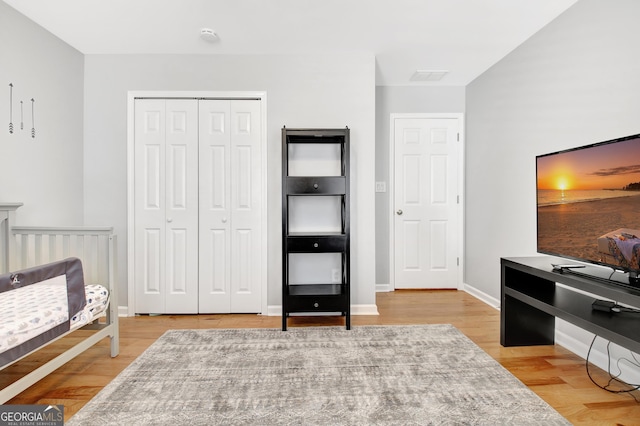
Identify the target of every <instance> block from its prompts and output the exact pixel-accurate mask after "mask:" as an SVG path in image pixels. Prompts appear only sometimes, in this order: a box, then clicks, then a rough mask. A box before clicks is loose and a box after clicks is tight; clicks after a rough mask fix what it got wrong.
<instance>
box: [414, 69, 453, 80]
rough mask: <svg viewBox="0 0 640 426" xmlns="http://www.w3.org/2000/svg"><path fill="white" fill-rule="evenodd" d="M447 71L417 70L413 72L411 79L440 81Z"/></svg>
mask: <svg viewBox="0 0 640 426" xmlns="http://www.w3.org/2000/svg"><path fill="white" fill-rule="evenodd" d="M448 72H449V71H446V70H417V71H416V72H414V73H413V75H412V76H411V78H410V80H411V81H440V80H442V77H444V76H445V75H446V74H447V73H448Z"/></svg>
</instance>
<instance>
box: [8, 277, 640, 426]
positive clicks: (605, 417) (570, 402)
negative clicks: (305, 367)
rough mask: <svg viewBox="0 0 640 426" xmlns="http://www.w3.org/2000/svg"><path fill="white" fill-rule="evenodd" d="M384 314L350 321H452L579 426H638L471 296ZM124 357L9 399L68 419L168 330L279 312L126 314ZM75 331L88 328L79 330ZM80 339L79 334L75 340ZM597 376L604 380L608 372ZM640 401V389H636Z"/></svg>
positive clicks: (571, 367) (387, 301) (555, 353)
mask: <svg viewBox="0 0 640 426" xmlns="http://www.w3.org/2000/svg"><path fill="white" fill-rule="evenodd" d="M377 304H378V310H379V312H380V315H379V316H353V317H352V326H353V327H357V326H360V325H376V324H384V325H393V324H438V323H447V324H453V325H454V326H455V327H457V328H458V329H459V330H460V331H462V332H463V333H464V334H465V335H467V336H468V337H469V338H470V339H471V340H473V341H474V342H475V343H476V344H477V345H478V346H480V347H481V348H482V349H484V350H485V351H486V352H487V353H488V354H490V355H491V356H492V357H493V358H495V359H496V360H497V361H498V362H500V363H501V364H502V365H503V366H504V367H505V368H507V369H508V370H509V371H510V372H511V373H512V374H514V375H515V376H516V377H518V378H519V379H520V380H521V381H522V382H524V383H525V384H526V385H527V386H529V388H530V389H532V390H533V391H534V392H536V393H537V394H538V395H539V396H540V397H542V398H543V399H544V400H545V401H547V402H548V403H549V404H550V405H551V406H553V407H554V408H555V409H556V410H558V411H559V412H560V414H562V415H563V416H564V417H565V418H567V419H568V420H569V421H570V422H571V423H573V424H576V425H591V424H597V425H640V403H638V402H636V400H635V399H634V398H633V397H632V396H631V395H629V394H613V393H609V392H606V391H604V390H601V389H599V388H597V387H596V386H595V385H594V384H593V383H591V381H590V380H589V378H588V376H587V374H586V371H585V363H584V360H582V359H581V358H579V357H578V356H576V355H573V354H572V353H571V352H569V351H567V350H565V349H564V348H562V347H560V346H557V345H556V346H534V347H510V348H504V347H502V346H500V314H499V312H498V311H497V310H495V309H494V308H491V307H490V306H487V305H486V304H485V303H483V302H481V301H479V300H477V299H476V298H474V297H473V296H470V295H468V294H467V293H464V292H460V291H455V290H433V291H431V290H430V291H396V292H393V293H379V294H378V295H377ZM343 321H344V319H343V318H340V317H296V318H290V319H289V327H301V326H313V325H343V324H344V322H343ZM120 324H121V327H120V336H121V339H120V348H121V349H120V355H119V356H118V357H117V358H111V357H110V356H109V346H108V342H107V340H106V339H105V341H103V342H101V343H99V344H98V345H96V346H95V347H93V348H91V349H89V350H88V351H87V352H85V353H84V354H82V355H80V356H79V357H77V358H76V359H74V360H73V361H71V362H69V363H68V364H66V365H65V366H63V367H61V368H60V369H58V370H57V371H56V372H55V373H53V374H51V375H50V376H48V377H46V378H45V379H43V380H41V381H40V382H39V383H37V384H36V385H34V386H32V387H31V388H30V389H28V390H26V391H25V392H23V393H22V394H20V395H18V396H17V397H15V398H13V399H12V400H11V401H9V402H7V403H8V404H63V405H64V406H65V418H66V419H68V418H70V417H71V416H72V415H73V414H74V413H76V412H77V411H78V410H79V409H80V408H81V407H82V406H83V405H84V404H85V403H86V402H87V401H89V400H90V399H91V398H92V397H93V396H94V395H96V394H97V393H98V392H99V391H100V390H101V389H102V388H103V387H104V386H105V385H106V384H107V383H109V381H111V380H112V379H113V378H114V377H115V376H116V375H117V374H118V373H119V372H121V371H122V370H123V369H124V368H125V367H127V365H129V364H130V363H131V362H132V361H133V360H134V359H135V358H136V357H137V356H138V355H140V354H141V353H142V352H143V351H144V350H145V349H146V348H147V347H148V346H149V345H150V344H151V343H153V342H154V341H155V340H156V339H157V338H158V337H159V336H160V335H161V334H162V333H164V331H165V330H169V329H188V328H247V327H254V328H259V327H268V328H280V325H281V318H280V317H266V316H258V315H163V316H139V317H134V318H120ZM76 333H89V332H87V331H78V332H76ZM75 339H76V340H77V338H75ZM73 342H74V338H73V337H72V336H69V337H67V338H65V339H62V340H61V341H59V342H56V343H54V344H53V345H50V346H49V347H48V348H46V349H44V350H41V351H39V352H38V353H37V354H35V355H32V356H30V357H28V358H26V359H24V360H22V361H20V362H19V363H17V364H15V365H13V366H11V367H9V368H8V369H6V370H4V371H3V372H2V375H1V376H2V377H0V386H6V384H8V383H10V382H11V381H12V380H15V378H16V377H17V376H18V375H20V374H23V373H24V371H29V370H31V369H33V368H34V366H37V365H38V364H39V363H40V362H42V361H43V360H45V358H46V359H50V358H52V357H53V356H55V354H56V350H59V348H64V347H68V346H70V345H71V344H72V343H73ZM594 370H596V375H595V376H596V379H597V380H599V382H601V383H603V382H605V373H604V372H602V371H600V370H597V369H595V368H594ZM634 394H635V397H636V398H637V399H638V400H640V393H639V392H637V391H636V392H635V393H634Z"/></svg>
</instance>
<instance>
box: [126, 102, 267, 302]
mask: <svg viewBox="0 0 640 426" xmlns="http://www.w3.org/2000/svg"><path fill="white" fill-rule="evenodd" d="M261 134H262V133H261V111H260V101H258V100H209V99H200V100H197V99H184V100H183V99H166V100H165V99H136V101H135V154H134V155H135V173H134V176H135V185H134V191H135V231H134V234H135V255H134V259H135V266H134V270H135V283H134V285H135V288H136V291H135V312H136V313H243V312H247V313H254V312H261V300H262V283H263V280H262V279H261V276H260V274H261V268H262V262H263V260H262V256H261V253H262V250H263V242H262V238H261V235H262V232H261V215H260V211H261V210H260V209H261V203H262V192H261V191H262V181H261V179H262V172H261V170H262V164H261V162H262V154H261V149H262V147H261V144H262V140H261Z"/></svg>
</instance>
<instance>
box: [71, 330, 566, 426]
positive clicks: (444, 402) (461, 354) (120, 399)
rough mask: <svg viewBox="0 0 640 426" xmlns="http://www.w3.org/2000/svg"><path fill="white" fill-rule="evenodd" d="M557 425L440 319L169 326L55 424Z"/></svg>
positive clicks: (548, 411)
mask: <svg viewBox="0 0 640 426" xmlns="http://www.w3.org/2000/svg"><path fill="white" fill-rule="evenodd" d="M89 424H90V425H136V426H137V425H164V424H166V425H217V424H223V425H243V424H247V425H378V424H380V425H411V424H416V425H428V424H434V425H447V424H449V425H473V424H478V425H495V424H508V425H526V424H540V425H566V424H569V422H567V421H566V420H565V419H564V418H563V417H562V416H560V415H559V414H558V413H557V412H556V411H555V410H554V409H553V408H551V407H550V406H549V405H548V404H547V403H545V402H544V401H543V400H542V399H540V398H539V397H538V396H537V395H536V394H535V393H533V392H532V391H530V390H529V389H528V388H527V387H526V386H525V385H524V384H522V383H521V382H520V381H518V380H517V379H516V378H515V377H514V376H513V375H511V374H510V373H509V372H508V371H507V370H506V369H504V368H503V367H502V366H501V365H500V364H499V363H498V362H496V361H495V360H494V359H493V358H491V357H490V356H489V355H487V354H486V353H485V352H483V351H482V350H481V349H480V348H479V347H478V346H476V345H475V344H474V343H473V342H472V341H471V340H469V339H468V338H467V337H466V336H464V335H463V334H462V333H461V332H460V331H458V330H457V329H456V328H454V327H453V326H451V325H419V326H367V327H355V328H353V329H352V330H350V331H348V330H345V329H344V328H341V327H304V328H291V329H290V330H289V331H286V332H283V331H280V330H276V329H233V330H230V329H223V330H217V329H211V330H170V331H167V332H166V333H165V334H164V335H163V336H162V337H160V338H159V339H158V340H157V341H156V342H155V343H153V345H151V346H150V347H149V348H148V349H147V350H146V351H145V352H144V353H143V354H142V355H140V357H138V358H137V359H136V360H135V361H134V362H133V363H132V364H131V365H130V366H129V367H127V368H126V369H125V370H124V371H123V372H122V373H121V374H120V375H118V376H117V377H116V378H115V379H114V380H113V381H112V382H111V383H110V384H109V385H107V386H106V387H105V388H104V389H103V390H102V391H101V392H100V393H99V394H98V395H97V396H96V397H95V398H93V399H92V400H91V401H89V403H88V404H87V405H85V406H84V407H83V408H82V409H81V410H80V411H79V412H78V413H77V414H76V415H75V416H73V417H72V418H71V419H70V420H69V421H68V422H67V425H89Z"/></svg>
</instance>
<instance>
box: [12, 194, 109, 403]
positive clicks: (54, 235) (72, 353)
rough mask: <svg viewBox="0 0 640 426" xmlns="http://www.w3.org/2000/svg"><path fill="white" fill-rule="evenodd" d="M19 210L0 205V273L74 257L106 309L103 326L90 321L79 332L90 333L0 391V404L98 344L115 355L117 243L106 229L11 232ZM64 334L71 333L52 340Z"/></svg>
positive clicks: (26, 228)
mask: <svg viewBox="0 0 640 426" xmlns="http://www.w3.org/2000/svg"><path fill="white" fill-rule="evenodd" d="M20 206H21V204H20V203H7V204H0V273H6V272H10V271H17V270H21V269H25V268H29V267H32V266H38V265H43V264H45V263H49V262H53V261H57V260H62V259H66V258H69V257H77V258H79V259H80V260H81V261H82V267H83V273H84V281H85V283H86V284H102V285H103V286H104V287H106V288H107V289H108V290H109V294H110V303H109V306H108V308H107V312H106V317H105V318H106V320H102V321H95V322H93V323H92V324H89V325H86V326H84V327H83V328H82V329H83V330H86V329H91V330H95V332H92V333H91V334H90V335H89V336H88V337H86V338H85V339H84V340H82V341H80V342H79V343H77V344H76V345H75V346H73V347H71V348H69V349H68V350H66V351H65V352H64V353H62V354H60V355H58V356H57V357H56V358H54V359H52V360H51V361H49V362H47V363H46V364H43V365H42V366H40V367H38V368H37V369H35V370H33V371H31V372H30V373H28V374H26V375H25V376H23V377H21V378H20V379H19V380H17V381H16V382H13V383H12V384H10V385H9V386H7V387H5V388H4V389H1V390H0V404H3V403H4V402H6V401H8V400H9V399H11V398H13V397H14V396H16V395H17V394H19V393H20V392H22V391H24V390H25V389H27V388H28V387H30V386H31V385H33V384H34V383H36V382H37V381H39V380H40V379H42V378H44V377H45V376H47V375H48V374H50V373H52V372H53V371H55V370H56V369H57V368H59V367H60V366H62V365H64V364H65V363H66V362H68V361H69V360H71V359H73V358H74V357H76V356H77V355H79V354H81V353H82V352H84V351H85V350H87V349H89V348H90V347H91V346H93V345H95V344H96V343H98V342H99V341H101V340H102V339H104V338H107V337H109V338H110V345H111V346H110V350H111V356H112V357H115V356H117V355H118V352H119V334H118V312H117V304H118V302H117V301H118V292H117V283H116V277H117V265H116V259H117V253H116V247H117V244H116V242H117V241H116V236H115V235H114V234H113V229H112V228H110V227H40V226H38V227H35V226H14V225H13V221H14V220H15V211H16V209H17V208H19V207H20ZM69 333H73V331H70V332H68V333H65V334H63V335H61V336H59V337H58V338H57V339H59V338H62V337H64V336H65V335H67V334H69ZM57 339H56V340H57ZM49 343H51V342H49ZM47 344H48V343H47ZM45 346H46V345H45ZM39 349H40V348H37V349H35V350H39ZM33 352H34V351H32V352H30V353H33ZM30 353H29V354H30ZM29 354H26V355H24V356H28V355H29ZM21 358H22V357H21ZM21 358H20V359H21ZM18 360H19V359H16V360H14V361H13V362H16V361H18Z"/></svg>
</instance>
